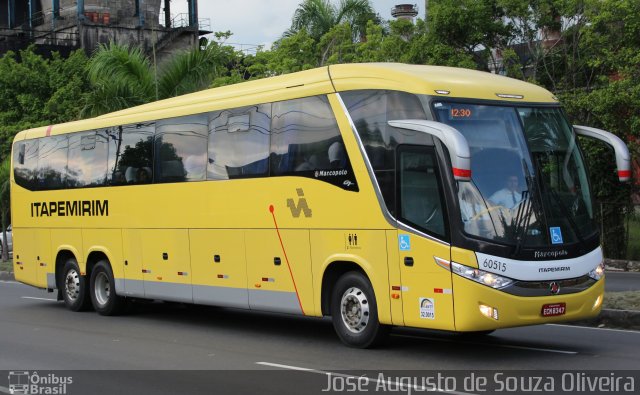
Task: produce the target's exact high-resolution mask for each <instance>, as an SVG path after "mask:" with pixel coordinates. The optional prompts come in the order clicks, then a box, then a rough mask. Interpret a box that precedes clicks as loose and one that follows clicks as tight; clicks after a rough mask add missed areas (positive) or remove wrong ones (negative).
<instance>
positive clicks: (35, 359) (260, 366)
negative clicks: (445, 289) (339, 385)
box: [0, 282, 640, 394]
mask: <svg viewBox="0 0 640 395" xmlns="http://www.w3.org/2000/svg"><path fill="white" fill-rule="evenodd" d="M53 298H54V297H53V294H47V293H46V292H44V291H40V290H36V289H34V288H31V287H28V286H25V285H22V284H18V283H12V282H0V334H1V335H0V373H2V372H1V371H3V370H6V371H10V370H11V371H15V370H16V369H18V370H27V371H30V372H33V371H38V372H39V374H41V375H44V374H46V373H47V371H49V370H55V371H56V372H55V373H56V374H58V375H64V374H68V375H70V376H74V375H75V376H76V377H75V381H74V383H73V384H71V385H70V386H69V388H67V393H86V392H85V391H86V390H87V388H89V387H83V385H85V386H87V385H88V386H90V388H91V392H92V393H96V394H102V393H104V394H112V393H114V392H119V393H122V394H128V393H138V394H145V393H167V394H169V393H178V392H180V393H182V392H186V391H188V392H190V393H229V392H234V393H251V391H253V392H256V391H257V393H260V394H297V393H318V394H320V393H322V391H321V390H322V388H325V387H326V383H327V376H326V375H325V374H318V373H322V372H338V371H347V370H348V371H356V372H360V373H359V374H367V375H368V377H376V375H377V373H376V372H377V371H391V370H393V371H396V375H400V373H398V372H397V371H401V370H402V371H403V370H406V371H418V370H420V371H424V370H458V371H467V370H512V369H523V370H527V369H528V370H536V371H540V370H543V369H552V370H562V371H567V370H600V369H606V370H612V369H638V367H639V366H640V353H639V352H638V344H640V332H630V331H619V330H606V329H595V328H581V327H573V326H564V325H543V326H536V327H526V328H515V329H505V330H501V331H497V332H495V333H494V334H493V335H491V336H488V337H486V338H484V339H480V340H478V339H476V340H474V339H465V338H461V337H459V336H456V335H452V334H446V333H439V332H430V331H420V330H411V329H398V330H395V331H394V332H393V335H392V336H391V339H390V343H389V345H388V346H386V347H385V348H382V349H377V350H357V349H351V348H347V347H344V346H342V345H341V344H340V343H339V341H338V340H337V338H336V336H335V334H334V333H333V328H332V326H331V322H330V321H329V320H326V319H323V320H321V319H312V318H304V317H292V316H286V315H278V314H263V313H251V312H245V311H241V310H233V309H216V308H205V307H189V308H185V307H183V306H179V305H168V304H160V303H154V304H146V305H139V306H136V307H134V309H133V311H131V312H130V313H129V314H127V315H124V316H121V317H102V316H99V315H97V314H95V313H93V312H84V313H73V312H70V311H68V310H66V309H65V308H64V306H63V304H62V302H56V301H54V300H52V299H53ZM50 299H51V300H50ZM87 369H89V370H91V371H89V372H87V371H86V370H87ZM302 369H310V370H306V371H304V370H302ZM61 370H69V372H66V373H65V372H60V371H61ZM75 370H82V372H76V371H75ZM147 370H150V371H147ZM157 370H165V372H157ZM189 370H199V371H189ZM104 371H110V372H104ZM418 373H419V372H418ZM465 373H466V372H465ZM608 374H609V373H607V375H608ZM634 374H635V375H636V376H637V378H636V380H638V382H637V383H636V384H635V385H636V387H635V388H638V386H639V385H640V375H639V374H638V372H637V371H636V372H635V373H634ZM2 376H5V375H4V374H2V375H0V392H3V391H4V392H7V388H8V379H5V378H3V377H2ZM5 377H7V376H5ZM333 377H336V376H333ZM337 377H340V376H337ZM378 384H380V382H378ZM369 385H373V384H371V383H369ZM74 386H75V387H74ZM79 388H82V391H80V390H79ZM370 388H371V389H372V388H373V387H370ZM74 389H75V392H74V391H73V390H74ZM456 389H457V390H458V392H461V391H460V389H461V387H456ZM467 392H471V393H473V391H467ZM552 392H553V391H552ZM404 393H407V392H406V391H405V392H404ZM414 393H415V391H414Z"/></svg>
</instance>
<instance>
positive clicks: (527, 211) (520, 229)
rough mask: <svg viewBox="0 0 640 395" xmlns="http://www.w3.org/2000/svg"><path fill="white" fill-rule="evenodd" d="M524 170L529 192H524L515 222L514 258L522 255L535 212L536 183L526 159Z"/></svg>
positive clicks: (523, 164) (523, 162) (523, 161)
mask: <svg viewBox="0 0 640 395" xmlns="http://www.w3.org/2000/svg"><path fill="white" fill-rule="evenodd" d="M522 170H523V171H524V179H525V181H526V183H527V190H526V191H522V200H521V203H520V205H519V206H518V211H517V212H516V219H515V221H514V222H515V235H516V250H515V253H514V256H518V254H519V253H520V248H521V247H522V243H523V241H524V238H525V237H526V235H527V229H528V228H529V224H530V222H531V212H532V211H533V202H532V196H533V195H532V193H531V192H532V191H533V187H534V183H533V180H532V177H531V173H529V166H528V165H527V162H526V161H525V160H524V159H522Z"/></svg>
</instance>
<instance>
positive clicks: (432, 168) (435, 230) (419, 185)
mask: <svg viewBox="0 0 640 395" xmlns="http://www.w3.org/2000/svg"><path fill="white" fill-rule="evenodd" d="M398 152H399V157H398V167H399V170H400V171H399V185H398V194H399V203H400V204H399V206H400V207H399V209H400V218H401V219H402V220H403V221H404V222H406V223H408V224H409V225H412V226H414V227H416V228H417V229H420V230H423V231H425V232H426V233H430V234H432V235H435V236H438V237H439V238H445V237H446V232H445V221H444V218H445V217H444V211H443V204H442V193H441V191H440V189H441V188H440V183H439V181H438V172H437V167H436V158H435V154H434V150H433V148H429V147H406V146H405V147H402V148H400V149H398Z"/></svg>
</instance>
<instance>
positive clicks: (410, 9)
mask: <svg viewBox="0 0 640 395" xmlns="http://www.w3.org/2000/svg"><path fill="white" fill-rule="evenodd" d="M391 16H392V17H394V18H397V19H406V20H409V21H411V23H413V21H414V19H415V17H416V16H418V5H417V4H398V5H396V6H395V7H393V8H392V9H391Z"/></svg>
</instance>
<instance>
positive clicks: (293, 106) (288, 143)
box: [271, 96, 347, 175]
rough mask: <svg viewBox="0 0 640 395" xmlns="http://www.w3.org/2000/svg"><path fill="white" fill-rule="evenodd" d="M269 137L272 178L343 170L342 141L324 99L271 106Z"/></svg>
mask: <svg viewBox="0 0 640 395" xmlns="http://www.w3.org/2000/svg"><path fill="white" fill-rule="evenodd" d="M272 133H273V137H272V140H271V151H272V153H273V158H272V162H271V165H272V174H275V175H282V174H291V173H296V172H304V171H312V170H318V169H330V168H332V167H337V168H343V167H345V166H346V162H347V155H346V152H345V150H344V144H343V143H342V137H341V136H340V131H339V130H338V125H337V123H336V120H335V118H334V116H333V112H332V111H331V107H330V106H329V102H328V101H327V98H326V97H324V96H316V97H307V98H303V99H296V100H288V101H282V102H278V103H274V104H273V129H272ZM330 148H331V150H330ZM330 154H331V155H330ZM332 162H333V163H332Z"/></svg>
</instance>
